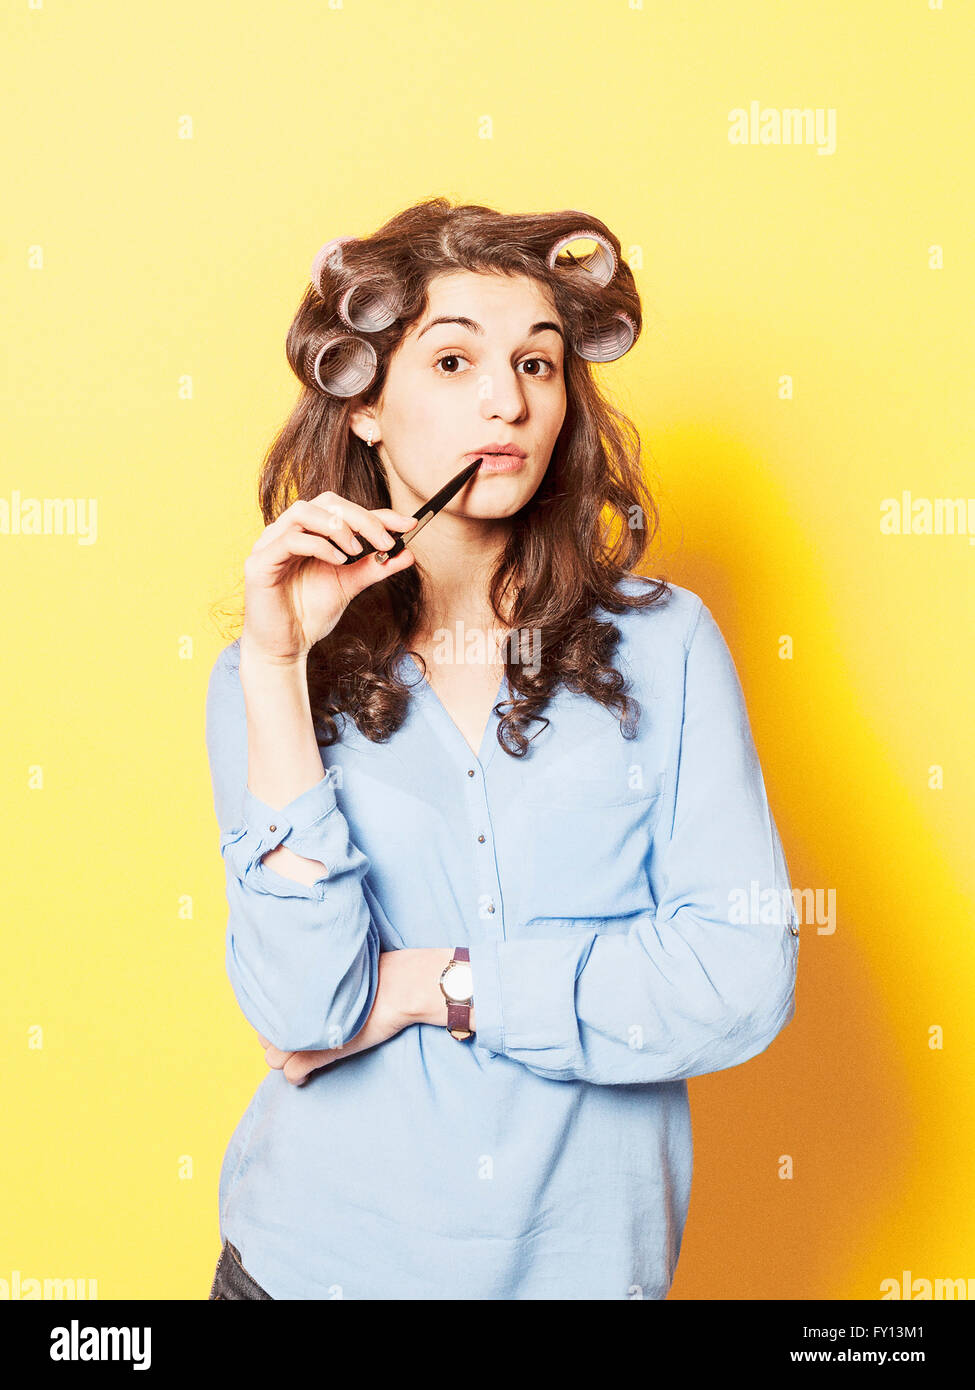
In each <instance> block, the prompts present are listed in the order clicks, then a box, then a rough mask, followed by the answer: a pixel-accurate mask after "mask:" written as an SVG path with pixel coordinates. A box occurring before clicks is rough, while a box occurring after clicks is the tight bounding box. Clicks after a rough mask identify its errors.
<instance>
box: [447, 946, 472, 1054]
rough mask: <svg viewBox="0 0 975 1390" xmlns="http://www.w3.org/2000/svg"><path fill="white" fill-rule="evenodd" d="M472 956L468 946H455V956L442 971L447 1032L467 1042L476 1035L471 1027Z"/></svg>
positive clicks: (459, 1040)
mask: <svg viewBox="0 0 975 1390" xmlns="http://www.w3.org/2000/svg"><path fill="white" fill-rule="evenodd" d="M470 958H471V953H470V951H469V950H468V949H467V947H466V946H455V947H454V954H453V956H452V957H451V958H450V960H449V961H448V962H447V964H446V965H445V966H444V968H443V970H442V971H441V972H440V993H441V994H442V995H443V997H444V998H445V999H446V1001H447V1032H448V1033H449V1034H450V1036H451V1037H452V1038H456V1039H457V1041H458V1042H466V1041H467V1039H468V1038H472V1037H473V1036H474V1034H473V1032H472V1030H471V1028H470V1021H471V1005H472V1004H473V1003H474V977H473V975H472V974H471V967H470Z"/></svg>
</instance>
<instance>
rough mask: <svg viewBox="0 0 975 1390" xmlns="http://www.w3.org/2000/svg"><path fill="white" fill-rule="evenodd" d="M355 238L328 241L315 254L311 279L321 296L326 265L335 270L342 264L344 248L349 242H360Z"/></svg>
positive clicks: (343, 237) (341, 237)
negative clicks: (323, 272)
mask: <svg viewBox="0 0 975 1390" xmlns="http://www.w3.org/2000/svg"><path fill="white" fill-rule="evenodd" d="M358 240H359V238H358V237H354V236H336V237H332V240H331V241H326V243H325V245H324V246H322V247H320V248H319V249H318V251H316V253H315V259H314V260H313V261H312V263H311V275H310V279H311V282H312V284H313V285H314V286H315V289H316V290H317V291H318V293H319V294H321V292H322V271H323V270H324V269H325V265H326V263H328V264H329V265H331V266H332V267H333V268H337V267H338V266H340V265H341V264H342V247H343V245H344V244H345V243H346V242H347V241H358Z"/></svg>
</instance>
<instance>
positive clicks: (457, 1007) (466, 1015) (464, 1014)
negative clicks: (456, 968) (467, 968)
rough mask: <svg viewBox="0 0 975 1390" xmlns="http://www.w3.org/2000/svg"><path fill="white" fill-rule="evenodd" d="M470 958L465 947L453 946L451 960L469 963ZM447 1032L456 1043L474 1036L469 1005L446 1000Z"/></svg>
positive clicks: (468, 951)
mask: <svg viewBox="0 0 975 1390" xmlns="http://www.w3.org/2000/svg"><path fill="white" fill-rule="evenodd" d="M470 958H471V953H470V950H469V949H468V947H467V946H455V947H454V954H453V955H452V956H451V960H452V961H455V960H463V961H469V960H470ZM446 1002H447V1032H448V1033H449V1034H450V1036H451V1037H452V1038H456V1039H457V1041H458V1042H466V1041H467V1040H468V1038H472V1037H473V1036H474V1034H473V1032H472V1031H471V1006H470V1004H455V1003H453V1002H452V1001H451V1000H449V999H448V1000H447V1001H446Z"/></svg>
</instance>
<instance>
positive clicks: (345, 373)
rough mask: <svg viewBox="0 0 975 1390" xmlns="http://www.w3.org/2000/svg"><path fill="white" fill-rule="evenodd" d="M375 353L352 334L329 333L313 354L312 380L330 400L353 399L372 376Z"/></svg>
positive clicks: (364, 342)
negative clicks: (337, 398) (333, 398)
mask: <svg viewBox="0 0 975 1390" xmlns="http://www.w3.org/2000/svg"><path fill="white" fill-rule="evenodd" d="M377 362H378V358H377V357H376V349H375V348H374V347H373V345H372V343H369V342H367V341H366V340H365V338H357V337H356V336H355V335H354V334H352V333H330V334H329V335H328V337H327V338H326V339H325V341H324V342H323V343H322V345H321V347H320V348H319V349H318V351H317V352H316V354H315V361H314V365H313V366H312V376H313V377H314V378H315V382H316V384H317V385H318V386H319V387H320V388H321V390H322V391H324V392H325V393H326V394H327V395H330V396H357V395H359V393H360V392H361V391H365V389H366V387H367V386H369V385H370V384H371V383H372V381H373V378H374V377H375V375H376V366H377Z"/></svg>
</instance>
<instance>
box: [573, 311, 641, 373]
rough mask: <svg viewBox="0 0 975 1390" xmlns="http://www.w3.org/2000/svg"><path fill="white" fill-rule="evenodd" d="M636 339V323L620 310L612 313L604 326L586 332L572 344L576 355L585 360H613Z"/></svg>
mask: <svg viewBox="0 0 975 1390" xmlns="http://www.w3.org/2000/svg"><path fill="white" fill-rule="evenodd" d="M635 340H636V324H635V323H634V322H633V320H632V319H631V318H630V316H629V314H624V313H623V311H622V310H620V311H619V312H618V313H615V314H614V315H613V318H612V321H611V322H610V323H609V324H607V326H606V327H605V328H600V329H597V330H596V332H595V333H587V334H585V336H584V337H582V338H580V339H579V341H578V342H577V343H575V344H573V346H574V348H575V351H576V352H577V353H578V355H579V356H580V357H582V358H584V359H585V360H586V361H587V362H615V361H616V359H617V358H618V357H622V356H623V354H624V353H626V352H629V350H630V348H631V347H632V346H633V343H634V341H635Z"/></svg>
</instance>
